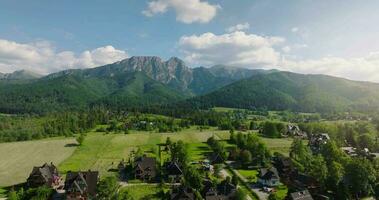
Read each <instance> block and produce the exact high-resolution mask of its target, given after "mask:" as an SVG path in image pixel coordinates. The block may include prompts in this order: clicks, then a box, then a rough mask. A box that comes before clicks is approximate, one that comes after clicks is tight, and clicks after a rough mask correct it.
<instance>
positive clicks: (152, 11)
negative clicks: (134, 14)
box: [142, 0, 220, 24]
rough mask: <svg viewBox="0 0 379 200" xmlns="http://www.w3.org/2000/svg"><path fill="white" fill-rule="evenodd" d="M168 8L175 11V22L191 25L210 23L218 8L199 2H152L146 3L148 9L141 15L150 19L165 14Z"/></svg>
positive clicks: (192, 0)
mask: <svg viewBox="0 0 379 200" xmlns="http://www.w3.org/2000/svg"><path fill="white" fill-rule="evenodd" d="M170 8H171V9H173V10H174V11H175V13H176V20H177V21H180V22H183V23H186V24H191V23H194V22H198V23H207V22H209V21H211V20H212V19H213V18H214V17H215V16H216V14H217V10H218V9H219V8H220V6H219V5H212V4H210V3H208V2H207V1H201V0H153V1H150V2H149V3H148V7H147V8H146V9H145V10H143V11H142V14H144V15H145V16H147V17H152V16H154V15H157V14H162V13H166V12H167V11H168V9H170Z"/></svg>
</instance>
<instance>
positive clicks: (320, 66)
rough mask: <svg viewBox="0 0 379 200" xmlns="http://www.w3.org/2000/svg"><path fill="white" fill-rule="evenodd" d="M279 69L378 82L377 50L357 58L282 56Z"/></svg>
mask: <svg viewBox="0 0 379 200" xmlns="http://www.w3.org/2000/svg"><path fill="white" fill-rule="evenodd" d="M279 67H280V69H282V70H287V71H292V72H298V73H306V74H327V75H332V76H338V77H345V78H349V79H353V80H362V81H374V82H379V52H372V53H370V54H369V55H367V56H363V57H357V58H341V57H331V56H328V57H323V58H319V59H305V60H296V59H288V58H286V57H285V56H283V58H282V61H281V62H280V66H279Z"/></svg>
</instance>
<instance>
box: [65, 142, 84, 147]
mask: <svg viewBox="0 0 379 200" xmlns="http://www.w3.org/2000/svg"><path fill="white" fill-rule="evenodd" d="M77 146H80V145H79V144H77V143H69V144H65V145H64V147H77Z"/></svg>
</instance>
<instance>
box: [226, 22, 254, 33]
mask: <svg viewBox="0 0 379 200" xmlns="http://www.w3.org/2000/svg"><path fill="white" fill-rule="evenodd" d="M249 28H250V24H249V23H247V22H245V23H243V24H237V25H235V26H231V27H229V28H227V29H226V31H227V32H229V33H231V32H235V31H243V30H247V29H249Z"/></svg>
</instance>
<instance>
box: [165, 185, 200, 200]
mask: <svg viewBox="0 0 379 200" xmlns="http://www.w3.org/2000/svg"><path fill="white" fill-rule="evenodd" d="M170 199H171V200H195V199H196V198H195V193H194V192H193V190H192V189H191V188H188V187H184V186H179V187H175V188H173V189H172V191H171V194H170Z"/></svg>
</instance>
